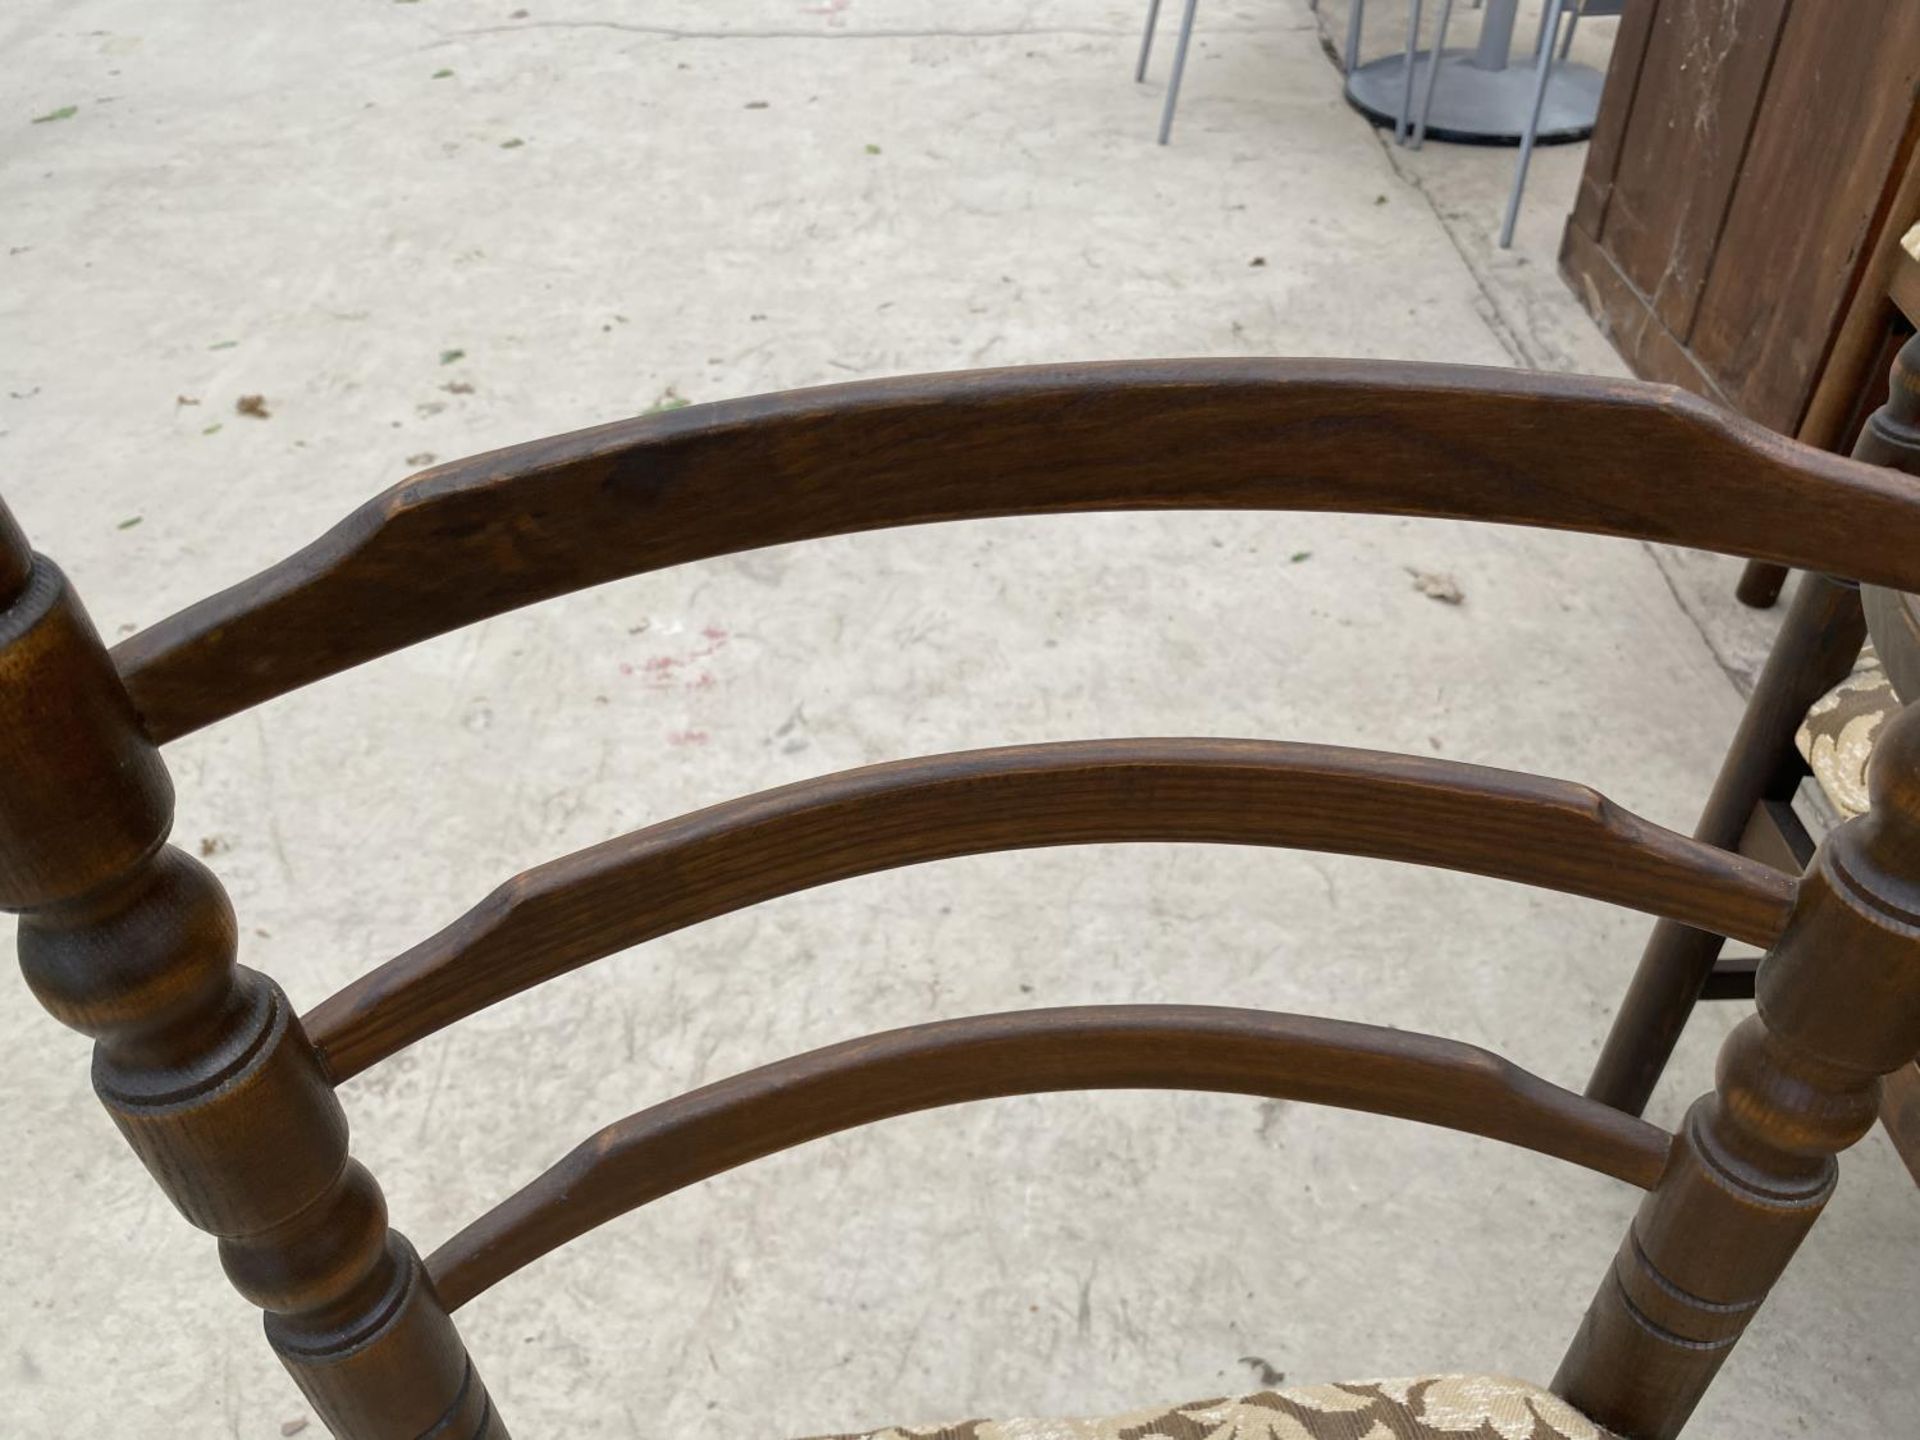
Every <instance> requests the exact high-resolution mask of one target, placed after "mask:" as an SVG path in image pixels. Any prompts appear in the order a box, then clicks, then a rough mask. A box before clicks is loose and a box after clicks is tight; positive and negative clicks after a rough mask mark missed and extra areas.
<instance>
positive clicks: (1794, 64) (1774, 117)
mask: <svg viewBox="0 0 1920 1440" xmlns="http://www.w3.org/2000/svg"><path fill="white" fill-rule="evenodd" d="M1844 8H1845V11H1846V21H1845V23H1842V24H1836V23H1834V21H1835V12H1834V10H1833V7H1832V6H1831V5H1823V4H1816V3H1809V0H1800V3H1797V4H1795V5H1793V6H1792V7H1791V8H1790V9H1789V12H1788V14H1787V17H1786V25H1785V28H1784V29H1783V31H1782V32H1781V36H1780V42H1779V54H1778V56H1777V58H1776V59H1775V61H1774V65H1773V70H1772V73H1771V75H1770V76H1769V77H1768V81H1767V92H1766V99H1765V103H1764V104H1763V105H1762V106H1761V107H1760V109H1759V111H1758V113H1757V115H1756V117H1755V121H1754V125H1753V128H1752V132H1751V134H1750V135H1749V136H1748V137H1747V143H1746V154H1745V157H1744V160H1743V162H1742V166H1741V179H1740V184H1739V186H1738V188H1737V189H1736V190H1735V192H1734V194H1733V198H1732V201H1731V203H1730V205H1729V206H1728V209H1727V217H1726V224H1725V228H1724V231H1723V233H1722V235H1721V237H1720V242H1719V246H1718V249H1717V251H1716V253H1715V256H1714V259H1713V270H1712V274H1711V276H1710V277H1709V279H1708V281H1707V284H1706V289H1705V291H1704V293H1703V294H1702V295H1701V297H1700V303H1699V308H1698V311H1697V313H1696V316H1695V320H1694V324H1693V329H1692V333H1691V334H1690V335H1689V337H1688V345H1689V348H1691V349H1692V351H1693V353H1694V354H1695V356H1696V357H1697V358H1698V359H1699V360H1700V363H1701V364H1702V365H1703V366H1705V367H1706V369H1707V370H1709V371H1711V372H1712V373H1713V374H1714V375H1715V376H1717V377H1718V379H1719V382H1720V387H1721V389H1722V390H1723V391H1724V392H1725V393H1726V394H1727V395H1728V396H1729V397H1730V398H1731V399H1732V401H1733V404H1734V408H1736V409H1737V410H1739V411H1740V413H1741V414H1743V415H1749V416H1751V417H1753V418H1754V419H1755V420H1758V421H1760V422H1761V423H1762V424H1764V425H1768V426H1770V427H1772V428H1774V429H1776V430H1780V431H1782V432H1783V433H1786V434H1795V433H1798V430H1799V427H1800V423H1801V420H1802V418H1803V417H1804V416H1805V414H1806V412H1807V407H1808V404H1809V402H1810V401H1811V399H1812V397H1813V392H1814V387H1815V383H1816V381H1817V379H1818V377H1819V373H1820V371H1821V369H1822V367H1823V365H1824V364H1825V361H1826V358H1827V355H1828V352H1829V350H1830V348H1831V346H1832V343H1833V339H1834V337H1835V336H1836V335H1837V334H1838V332H1839V330H1840V328H1841V325H1842V322H1843V320H1844V317H1845V314H1846V310H1847V305H1848V301H1849V300H1850V299H1851V297H1852V296H1853V294H1854V292H1855V288H1856V286H1857V285H1858V283H1859V278H1860V276H1861V274H1862V272H1863V271H1864V270H1865V269H1866V266H1867V262H1868V260H1869V259H1870V257H1871V250H1872V240H1873V235H1874V230H1875V221H1876V219H1877V218H1878V216H1879V215H1880V214H1881V213H1882V212H1883V209H1884V207H1885V205H1886V203H1887V200H1888V192H1889V191H1891V190H1893V189H1895V188H1897V186H1898V183H1899V177H1900V175H1901V174H1902V172H1903V171H1904V170H1905V168H1906V163H1907V155H1908V154H1909V153H1910V147H1911V146H1912V144H1913V141H1914V130H1913V126H1914V122H1915V118H1916V112H1915V85H1916V83H1920V5H1915V4H1913V3H1912V0H1847V4H1846V6H1845V7H1844ZM1670 174H1671V178H1672V179H1673V181H1674V182H1675V184H1676V188H1680V189H1685V188H1687V186H1688V185H1690V184H1691V182H1692V178H1693V177H1692V173H1691V172H1690V171H1688V170H1685V169H1680V170H1676V171H1672V172H1670ZM1786 197H1791V200H1790V201H1787V200H1786ZM1783 202H1785V203H1784V204H1783ZM1789 217H1790V218H1789ZM1876 303H1877V297H1876ZM1824 568H1828V569H1832V568H1833V567H1831V566H1828V567H1824ZM1856 578H1857V577H1856ZM1900 588H1902V589H1908V590H1911V589H1914V588H1916V587H1914V586H1911V585H1908V586H1902V587H1900Z"/></svg>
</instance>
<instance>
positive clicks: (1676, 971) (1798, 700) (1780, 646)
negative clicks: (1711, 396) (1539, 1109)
mask: <svg viewBox="0 0 1920 1440" xmlns="http://www.w3.org/2000/svg"><path fill="white" fill-rule="evenodd" d="M1889 391H1890V394H1889V398H1888V401H1887V403H1886V405H1884V406H1882V407H1881V408H1880V409H1879V410H1877V411H1875V412H1874V413H1873V415H1872V416H1870V417H1869V419H1868V420H1867V423H1866V426H1865V428H1864V429H1862V430H1861V432H1860V438H1859V440H1858V441H1857V442H1856V443H1855V445H1854V455H1855V457H1856V458H1857V459H1860V460H1863V461H1866V462H1868V463H1871V464H1873V465H1878V466H1882V467H1886V468H1889V469H1892V470H1898V471H1902V472H1904V473H1907V474H1911V475H1920V336H1915V337H1914V338H1912V339H1910V340H1909V341H1908V342H1907V344H1906V345H1905V346H1903V347H1902V348H1901V350H1900V353H1899V355H1898V356H1897V357H1896V358H1895V361H1894V365H1893V373H1892V379H1891V382H1890V385H1889ZM1882 597H1883V598H1881V599H1880V600H1877V601H1876V604H1880V605H1883V606H1885V605H1890V604H1892V603H1894V602H1893V601H1891V600H1889V599H1887V598H1885V592H1882ZM1866 636H1867V625H1866V617H1865V615H1864V613H1863V611H1862V606H1861V594H1860V590H1859V588H1858V587H1857V586H1854V585H1852V584H1851V583H1848V582H1846V581H1841V580H1835V579H1832V578H1830V577H1829V576H1826V575H1821V574H1807V575H1803V576H1802V577H1801V578H1800V582H1799V586H1798V588H1797V590H1796V592H1795V595H1794V600H1793V604H1792V607H1791V608H1790V609H1789V610H1788V612H1787V615H1786V619H1785V621H1784V622H1783V623H1782V625H1781V627H1780V633H1779V635H1778V636H1777V637H1776V638H1775V640H1774V645H1773V649H1772V650H1771V651H1770V652H1769V653H1768V656H1767V663H1766V665H1765V666H1764V667H1763V668H1762V669H1761V672H1760V678H1759V680H1758V681H1757V683H1756V684H1755V686H1754V690H1753V694H1752V696H1750V697H1749V698H1748V701H1747V708H1746V711H1745V713H1744V714H1743V715H1742V716H1741V717H1740V728H1739V729H1738V730H1737V731H1736V732H1735V734H1734V738H1733V744H1732V745H1731V746H1730V747H1729V748H1728V750H1727V754H1726V758H1725V759H1724V760H1723V761H1722V762H1721V766H1720V774H1719V776H1718V777H1717V778H1716V779H1715V781H1714V784H1713V790H1712V792H1711V794H1710V795H1709V796H1708V798H1707V805H1706V809H1705V810H1704V811H1703V812H1702V813H1701V816H1700V823H1699V825H1698V826H1697V827H1696V828H1695V830H1694V832H1693V833H1694V838H1696V839H1698V840H1703V841H1705V842H1706V843H1707V844H1709V845H1715V846H1721V847H1724V848H1728V849H1732V848H1736V847H1737V846H1738V845H1739V843H1740V839H1741V836H1742V833H1743V832H1744V831H1745V830H1746V828H1747V826H1748V823H1749V821H1750V818H1751V817H1752V816H1753V814H1754V813H1755V810H1756V809H1757V808H1758V807H1760V806H1762V805H1765V804H1766V803H1768V802H1769V801H1774V802H1784V801H1788V800H1791V798H1792V796H1793V791H1794V790H1795V789H1796V788H1797V787H1798V784H1799V781H1800V777H1801V775H1803V774H1804V773H1805V770H1804V767H1803V766H1802V765H1801V764H1800V761H1799V756H1798V754H1797V753H1796V751H1795V749H1794V740H1793V737H1794V732H1795V731H1796V730H1798V729H1799V726H1800V722H1801V720H1802V719H1804V718H1805V716H1806V713H1807V709H1808V707H1809V706H1811V705H1812V704H1813V702H1814V701H1816V700H1818V699H1819V698H1820V697H1821V696H1822V695H1824V694H1826V692H1827V691H1828V690H1830V689H1832V688H1833V687H1834V686H1835V685H1837V684H1839V682H1840V681H1841V680H1843V679H1845V678H1846V675H1847V672H1848V670H1850V669H1851V668H1852V666H1853V662H1854V661H1855V660H1856V659H1857V658H1858V657H1859V654H1860V647H1861V645H1862V644H1863V643H1864V642H1865V640H1866ZM1909 693H1914V694H1920V690H1916V691H1912V692H1909ZM1720 946H1721V941H1720V937H1719V936H1717V935H1713V934H1710V933H1708V932H1707V931H1705V930H1702V929H1696V928H1689V927H1688V926H1686V925H1683V924H1677V923H1675V922H1673V921H1670V920H1663V921H1662V922H1661V923H1660V924H1658V925H1656V926H1655V927H1654V930H1653V934H1652V936H1651V937H1650V938H1649V939H1648V941H1647V947H1646V949H1645V951H1643V952H1642V954H1641V957H1640V966H1639V969H1638V970H1637V971H1636V972H1635V973H1634V977H1633V981H1632V983H1631V984H1630V985H1629V987H1628V990H1627V994H1626V996H1625V998H1624V999H1623V1000H1622V1001H1621V1004H1620V1010H1619V1012H1618V1013H1617V1014H1616V1015H1615V1017H1614V1021H1613V1027H1612V1029H1611V1030H1610V1031H1609V1032H1608V1035H1607V1040H1606V1044H1605V1045H1604V1046H1603V1047H1602V1049H1601V1052H1600V1058H1599V1061H1598V1062H1597V1063H1596V1065H1595V1066H1594V1071H1593V1078H1592V1079H1591V1080H1590V1081H1588V1083H1587V1094H1589V1095H1591V1096H1592V1097H1593V1098H1595V1099H1596V1100H1603V1101H1605V1102H1606V1103H1607V1104H1609V1105H1617V1106H1619V1107H1620V1108H1621V1109H1623V1110H1627V1111H1630V1112H1631V1113H1633V1114H1635V1115H1637V1114H1639V1113H1640V1112H1641V1111H1642V1110H1643V1109H1645V1108H1646V1104H1647V1100H1648V1098H1649V1097H1651V1095H1652V1094H1653V1087H1654V1086H1655V1085H1656V1084H1657V1083H1658V1082H1659V1079H1660V1074H1661V1072H1662V1071H1663V1070H1664V1069H1665V1068H1666V1064H1667V1060H1668V1058H1669V1057H1670V1056H1671V1055H1672V1054H1673V1047H1674V1045H1675V1044H1676V1043H1678V1041H1679V1039H1680V1032H1681V1031H1682V1030H1683V1029H1685V1028H1686V1023H1687V1017H1688V1016H1689V1015H1690V1014H1692V1013H1693V1006H1694V1002H1695V1001H1697V1000H1698V999H1699V998H1700V997H1701V994H1702V991H1703V989H1704V988H1705V986H1706V984H1707V980H1708V977H1709V976H1710V975H1711V974H1712V971H1713V967H1714V962H1715V960H1716V959H1717V958H1718V957H1719V954H1720Z"/></svg>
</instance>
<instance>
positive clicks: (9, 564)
mask: <svg viewBox="0 0 1920 1440" xmlns="http://www.w3.org/2000/svg"><path fill="white" fill-rule="evenodd" d="M32 575H33V547H32V546H30V545H28V544H27V537H26V534H25V532H24V531H22V530H21V529H20V524H19V522H18V521H17V520H15V519H14V518H13V512H12V511H11V510H9V509H8V508H7V502H6V501H5V500H0V607H4V606H7V605H11V604H12V603H13V602H14V601H15V600H16V599H18V598H19V595H20V592H21V591H22V590H24V589H26V588H27V581H28V580H29V579H30V578H31V577H32Z"/></svg>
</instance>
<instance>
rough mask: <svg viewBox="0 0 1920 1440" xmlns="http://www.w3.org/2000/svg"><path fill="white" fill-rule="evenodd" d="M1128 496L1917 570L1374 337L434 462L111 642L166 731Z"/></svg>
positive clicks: (1776, 445)
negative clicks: (617, 611)
mask: <svg viewBox="0 0 1920 1440" xmlns="http://www.w3.org/2000/svg"><path fill="white" fill-rule="evenodd" d="M1649 457H1657V463H1650V459H1649ZM1675 475H1685V476H1686V483H1685V484H1684V485H1682V484H1676V483H1674V478H1673V477H1674V476H1675ZM1128 509H1199V510H1205V509H1229V510H1236V509H1238V510H1345V511H1365V512H1369V513H1376V514H1394V515H1432V516H1446V517H1453V518H1459V519H1473V520H1494V521H1504V522H1508V523H1513V524H1524V525H1541V526H1550V527H1554V528H1559V529H1573V530H1587V531H1592V532H1594V533H1598V534H1607V535H1621V536H1629V537H1632V538H1634V539H1641V540H1663V541H1668V542H1671V543H1673V544H1679V545H1691V546H1695V547H1697V548H1700V549H1707V550H1721V551H1726V552H1728V553H1732V554H1741V555H1758V556H1764V557H1766V558H1769V559H1773V560H1778V561H1780V562H1782V563H1785V564H1789V565H1795V566H1802V567H1806V568H1810V569H1816V570H1828V571H1833V572H1836V573H1844V574H1849V575H1852V576H1854V577H1856V578H1858V579H1863V580H1873V581H1878V582H1880V583H1882V584H1887V585H1891V586H1894V587H1895V588H1899V589H1908V590H1920V550H1916V547H1914V546H1912V545H1909V544H1906V543H1905V537H1906V536H1907V535H1910V534H1912V533H1913V527H1914V525H1915V524H1916V522H1917V521H1920V487H1915V486H1913V485H1911V484H1908V483H1906V482H1904V481H1902V480H1898V479H1895V478H1893V477H1889V476H1887V475H1885V474H1884V473H1882V472H1878V471H1875V470H1872V469H1870V468H1867V467H1863V466H1859V465H1855V464H1853V463H1851V462H1850V461H1847V460H1844V459H1839V458H1836V457H1833V456H1829V455H1823V454H1819V453H1817V452H1814V451H1809V450H1806V449H1803V448H1800V447H1798V446H1795V445H1794V444H1793V443H1792V442H1791V441H1786V440H1782V439H1781V438H1780V437H1779V436H1777V435H1773V434H1770V433H1768V432H1767V431H1765V430H1762V429H1760V428H1759V427H1758V426H1754V425H1751V424H1749V423H1747V422H1745V421H1742V420H1740V419H1738V418H1736V417H1733V416H1729V415H1727V414H1726V413H1725V412H1723V411H1721V410H1718V409H1715V408H1714V407H1712V406H1709V405H1705V404H1702V403H1700V402H1699V401H1697V400H1695V399H1693V398H1692V397H1690V396H1686V395H1683V394H1679V393H1676V392H1674V391H1671V390H1667V389H1664V388H1661V387H1657V386H1649V385H1644V384H1639V383H1636V382H1631V381H1621V382H1614V381H1603V380H1591V379H1578V378H1568V377H1564V376H1553V375H1533V374H1525V373H1521V372H1517V371H1511V370H1474V369H1467V368H1462V367H1443V366H1433V365H1405V364H1392V363H1386V362H1378V363H1360V362H1339V361H1318V360H1316V361H1287V360H1188V361H1160V362H1129V363H1124V364H1105V365H1071V366H1057V367H1045V368H1040V367H1036V368H1033V369H1027V370H993V371H979V372H974V373H971V374H953V375H936V376H928V377H921V378H914V379H905V380H886V381H874V382H863V383H860V384H855V385H838V386H827V387H823V388H821V389H818V390H801V391H794V392H789V393H786V394H782V395H773V396H762V397H757V398H753V399H746V400H732V401H725V402H722V403H720V404H715V405H701V406H693V407H690V408H688V409H685V410H678V411H674V412H671V413H669V414H665V415H656V416H649V417H645V418H642V419H638V420H629V421H623V422H621V423H619V424H615V425H606V426H601V427H599V428H598V429H593V430H583V431H580V432H578V433H576V434H573V435H563V436H560V437H558V438H557V439H552V440H543V441H539V442H537V443H535V444H531V445H521V446H516V447H514V448H512V449H508V450H500V451H496V452H494V453H493V454H491V455H482V456H478V457H476V458H474V459H471V460H462V461H457V462H455V463H453V464H450V465H443V466H440V467H438V468H437V469H434V470H429V471H426V472H424V473H423V474H421V475H419V476H417V477H415V478H414V479H412V480H408V481H405V482H403V483H402V484H400V485H398V486H396V487H395V488H394V489H392V490H390V491H388V492H387V493H386V494H385V495H383V496H381V497H380V498H379V499H377V500H375V501H373V502H371V503H370V504H368V505H366V506H364V507H363V508H362V509H360V510H359V511H357V512H356V513H355V514H354V515H352V516H351V517H349V518H348V519H347V520H345V521H343V522H342V523H341V524H340V525H338V526H337V527H335V528H334V529H333V530H332V531H330V532H329V533H328V534H326V535H325V536H323V537H322V538H321V539H319V540H317V541H315V542H314V543H313V544H312V545H309V546H308V547H307V548H306V549H304V550H302V551H301V552H299V553H298V554H296V555H294V556H292V557H291V558H289V559H287V560H285V561H283V562H282V563H281V564H279V565H276V566H274V567H273V568H272V569H270V570H267V571H265V572H263V573H262V574H260V575H257V576H255V577H254V578H253V579H251V580H248V581H245V582H243V583H241V584H239V585H236V586H234V587H233V588H232V589H229V590H226V591H223V592H222V593H221V594H219V595H216V596H213V597H212V598H211V599H208V600H205V601H202V602H201V603H199V604H197V605H194V606H191V607H190V608H188V609H187V610H184V611H182V612H181V613H180V614H178V615H175V616H173V617H171V618H170V619H167V620H163V621H161V622H160V623H159V624H157V625H155V626H153V627H152V628H151V629H148V630H145V631H143V632H141V633H140V634H138V635H135V636H133V637H132V638H130V639H128V640H126V641H124V642H123V643H122V644H120V645H119V646H117V647H116V648H115V650H114V660H115V663H116V664H117V665H118V667H119V669H120V673H121V676H122V678H123V679H124V680H125V682H126V685H127V689H128V691H129V692H130V693H131V694H132V696H133V700H134V705H135V708H136V709H137V710H138V711H139V713H140V716H141V718H142V720H143V721H144V723H145V725H146V728H147V733H148V734H149V735H150V736H151V737H152V738H153V739H155V740H156V741H159V742H162V743H164V742H165V741H168V740H171V739H173V738H175V737H176V736H179V735H183V734H186V733H187V732H188V731H191V730H194V729H197V728H199V727H200V726H202V725H207V724H211V723H212V722H213V721H216V720H219V719H221V718H223V717H225V716H228V715H232V714H234V713H236V712H238V711H240V710H243V709H245V708H247V707H248V706H250V705H257V704H259V703H260V702H261V701H263V700H267V699H271V698H272V697H273V696H275V695H280V694H284V693H286V692H287V691H289V690H293V689H296V688H298V687H299V686H302V685H306V684H309V683H311V682H312V681H315V680H318V679H321V678H323V677H325V676H327V675H330V674H334V673H336V672H338V671H340V670H344V669H347V668H349V667H350V666H353V665H358V664H360V663H362V662H364V661H367V660H371V659H373V658H375V657H376V656H379V655H383V654H386V653H388V652H390V651H392V650H397V649H400V648H402V647H403V646H406V645H410V644H413V643H415V642H417V641H420V640H424V639H427V638H428V637H430V636H433V635H438V634H441V633H443V632H445V631H448V630H451V629H455V628H457V627H459V626H461V625H465V624H469V623H471V622H473V621H475V620H479V619H482V618H484V617H486V616H489V615H495V614H499V613H500V612H502V611H505V610H510V609H513V608H515V607H516V606H521V605H526V604H530V603H532V602H534V601H537V600H543V599H548V598H551V597H553V596H555V595H560V594H563V593H565V592H567V591H570V590H577V589H581V588H583V587H585V586H588V585H597V584H601V583H604V582H606V581H609V580H614V579H618V578H620V577H621V576H626V575H635V574H639V573H642V572H644V571H648V570H655V569H660V568H663V567H666V566H671V565H679V564H684V563H686V562H688V561H692V560H700V559H705V558H709V557H712V556H716V555H723V554H729V553H732V552H735V551H739V550H748V549H753V548H755V547H757V546H762V545H775V544H780V543H783V542H788V541H795V540H805V539H813V538H818V537H820V536H825V535H839V534H846V533H849V532H853V531H860V530H873V529H880V528H884V527H887V526H895V525H917V524H925V523H928V522H931V521H937V520H958V519H967V518H981V517H986V516H993V515H1034V514H1042V513H1052V512H1067V511H1086V510H1128ZM343 616H350V617H351V623H342V617H343Z"/></svg>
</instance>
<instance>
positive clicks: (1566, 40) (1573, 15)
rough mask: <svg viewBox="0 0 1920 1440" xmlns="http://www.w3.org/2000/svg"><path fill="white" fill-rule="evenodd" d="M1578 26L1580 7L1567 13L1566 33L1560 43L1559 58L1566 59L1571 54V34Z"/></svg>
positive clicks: (1575, 7)
mask: <svg viewBox="0 0 1920 1440" xmlns="http://www.w3.org/2000/svg"><path fill="white" fill-rule="evenodd" d="M1579 24H1580V7H1579V6H1578V5H1576V6H1574V7H1573V9H1572V10H1570V11H1569V12H1568V13H1567V33H1566V35H1565V36H1564V37H1563V38H1562V39H1561V41H1560V58H1561V59H1562V60H1564V59H1566V58H1567V56H1569V55H1571V54H1572V53H1573V32H1574V30H1575V29H1577V28H1578V27H1579Z"/></svg>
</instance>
